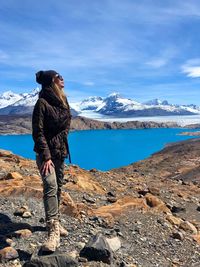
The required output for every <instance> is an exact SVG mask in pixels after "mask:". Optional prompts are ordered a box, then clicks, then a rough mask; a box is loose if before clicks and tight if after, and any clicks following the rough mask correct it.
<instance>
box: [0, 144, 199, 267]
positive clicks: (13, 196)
mask: <svg viewBox="0 0 200 267" xmlns="http://www.w3.org/2000/svg"><path fill="white" fill-rule="evenodd" d="M62 199H63V201H62V209H61V212H62V217H61V219H62V224H63V225H64V226H65V227H66V228H67V229H68V232H69V234H68V236H67V237H63V238H62V240H61V247H60V248H59V251H58V252H59V253H64V254H65V255H68V256H70V257H71V258H72V259H74V260H76V262H77V263H76V265H75V266H85V267H86V266H94V267H95V266H108V265H110V266H120V267H123V266H128V267H155V266H159V267H172V266H173V267H178V266H185V267H195V266H196V267H197V266H200V139H192V140H187V141H184V142H180V143H175V144H172V145H169V146H167V147H166V148H165V149H163V150H162V151H160V152H159V153H156V154H154V155H152V157H150V158H148V159H146V160H143V161H140V162H137V163H134V164H131V165H129V166H125V167H123V168H119V169H113V170H110V171H107V172H101V171H98V170H96V169H92V170H90V171H86V170H84V169H80V168H79V167H78V166H74V165H72V166H70V169H69V168H68V166H66V169H65V184H64V186H63V196H62ZM0 206H1V210H0V241H1V242H0V244H1V247H0V249H1V250H0V259H1V263H0V266H22V265H23V264H24V263H25V262H27V261H29V260H30V258H31V255H34V254H35V253H37V251H38V250H39V248H40V246H41V244H42V242H43V240H44V239H45V236H46V231H45V225H44V219H43V218H44V217H43V216H44V213H43V205H42V186H41V180H40V177H39V173H38V170H37V168H36V165H35V162H34V161H31V160H27V159H24V158H22V157H19V156H16V155H14V154H12V153H11V152H8V151H3V150H0ZM23 206H25V207H24V208H21V207H23ZM20 208H21V211H22V210H23V212H21V214H20V212H19V211H20ZM17 212H18V213H17ZM96 234H98V235H99V234H102V236H103V237H104V238H106V240H107V241H108V242H111V241H112V240H113V241H114V245H115V247H112V244H111V243H112V242H111V243H109V247H110V249H111V252H112V253H113V258H112V260H111V262H110V263H109V264H107V263H103V262H100V261H96V260H93V261H88V260H87V258H85V257H81V256H80V251H81V249H82V248H83V247H85V245H86V244H87V243H88V241H89V240H90V239H91V238H92V237H94V236H95V235H96ZM69 266H72V265H69Z"/></svg>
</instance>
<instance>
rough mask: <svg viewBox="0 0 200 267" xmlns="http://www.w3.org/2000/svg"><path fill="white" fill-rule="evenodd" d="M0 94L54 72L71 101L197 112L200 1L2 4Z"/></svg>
mask: <svg viewBox="0 0 200 267" xmlns="http://www.w3.org/2000/svg"><path fill="white" fill-rule="evenodd" d="M0 32H1V38H0V94H1V93H3V92H4V91H7V90H12V91H14V92H17V93H19V92H20V93H21V92H29V91H31V90H32V89H34V88H36V87H37V84H36V82H35V72H37V71H38V70H41V69H42V70H45V69H55V70H57V71H58V72H60V73H61V74H62V75H63V76H64V78H65V81H66V92H67V94H68V97H69V100H70V101H76V100H80V99H82V98H85V97H87V96H94V95H98V96H106V95H107V94H109V93H112V92H119V93H120V94H122V95H123V96H125V97H129V98H132V99H134V100H137V101H141V102H143V101H146V100H150V99H153V98H159V99H161V100H164V99H167V100H168V101H169V102H171V103H174V104H190V103H193V104H197V105H200V1H196V0H190V1H188V0H180V1H179V0H165V1H163V0H140V1H136V0H58V1H55V0H54V1H52V0H40V1H39V0H34V1H33V0H17V1H16V0H1V5H0Z"/></svg>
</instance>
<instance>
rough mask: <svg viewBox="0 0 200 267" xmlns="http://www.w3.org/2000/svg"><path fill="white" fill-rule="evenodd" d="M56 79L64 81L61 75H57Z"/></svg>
mask: <svg viewBox="0 0 200 267" xmlns="http://www.w3.org/2000/svg"><path fill="white" fill-rule="evenodd" d="M56 78H58V79H59V80H61V81H63V80H64V79H63V77H62V76H61V75H60V74H56Z"/></svg>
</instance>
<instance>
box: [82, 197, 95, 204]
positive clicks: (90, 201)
mask: <svg viewBox="0 0 200 267" xmlns="http://www.w3.org/2000/svg"><path fill="white" fill-rule="evenodd" d="M83 199H84V200H86V201H87V202H89V203H91V204H94V203H95V202H96V200H95V199H94V198H92V197H89V196H87V195H84V196H83Z"/></svg>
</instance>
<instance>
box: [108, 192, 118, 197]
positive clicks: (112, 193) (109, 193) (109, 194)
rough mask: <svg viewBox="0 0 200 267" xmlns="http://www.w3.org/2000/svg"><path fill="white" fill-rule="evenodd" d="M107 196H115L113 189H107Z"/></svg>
mask: <svg viewBox="0 0 200 267" xmlns="http://www.w3.org/2000/svg"><path fill="white" fill-rule="evenodd" d="M107 196H108V197H116V193H115V192H113V191H109V192H108V193H107Z"/></svg>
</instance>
